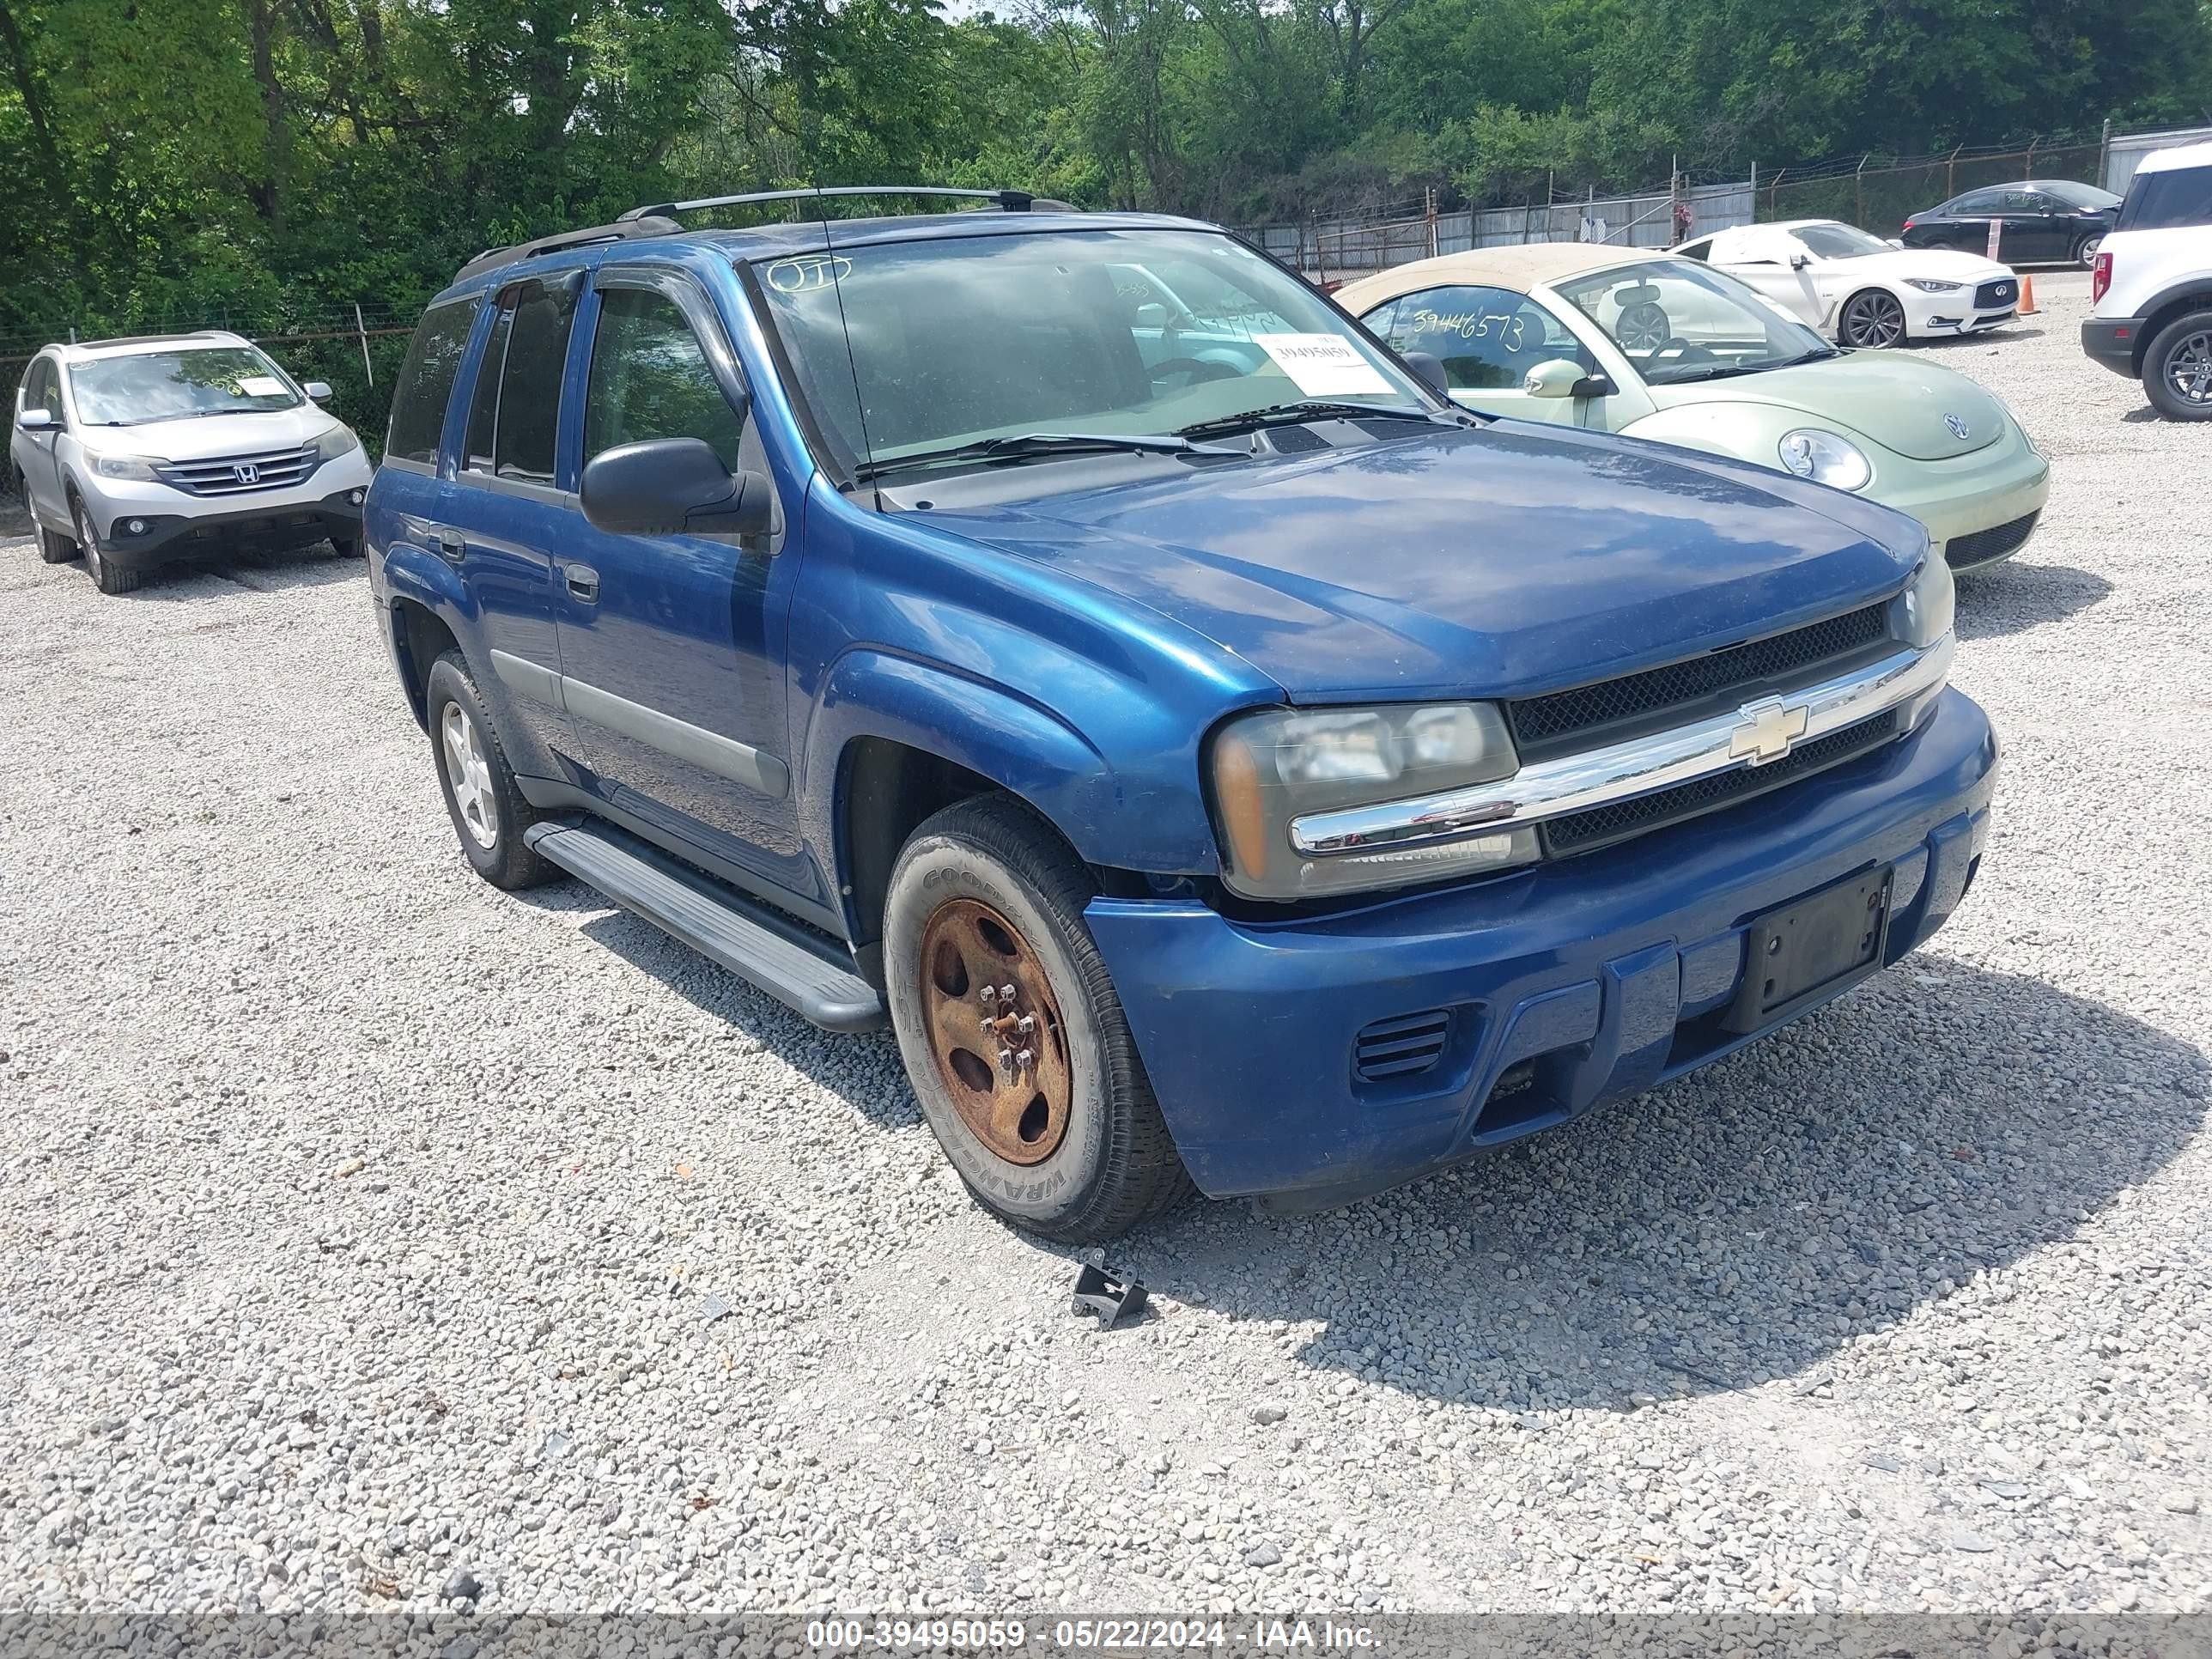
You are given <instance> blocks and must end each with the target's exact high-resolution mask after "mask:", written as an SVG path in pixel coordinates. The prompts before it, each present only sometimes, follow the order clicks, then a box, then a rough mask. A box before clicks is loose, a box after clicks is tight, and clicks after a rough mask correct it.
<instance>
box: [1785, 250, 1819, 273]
mask: <svg viewBox="0 0 2212 1659" xmlns="http://www.w3.org/2000/svg"><path fill="white" fill-rule="evenodd" d="M1812 265H1813V261H1812V259H1811V258H1810V257H1809V256H1808V255H1806V254H1802V253H1800V254H1798V255H1797V256H1796V257H1795V258H1792V259H1791V260H1790V270H1811V269H1812Z"/></svg>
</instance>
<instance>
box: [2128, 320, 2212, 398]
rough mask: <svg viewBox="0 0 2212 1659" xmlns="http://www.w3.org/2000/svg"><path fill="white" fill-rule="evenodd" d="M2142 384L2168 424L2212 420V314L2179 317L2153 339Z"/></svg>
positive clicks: (2147, 353)
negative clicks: (2170, 422) (2171, 422)
mask: <svg viewBox="0 0 2212 1659" xmlns="http://www.w3.org/2000/svg"><path fill="white" fill-rule="evenodd" d="M2142 381H2143V390H2144V391H2145V392H2148V393H2149V395H2150V401H2151V404H2152V406H2153V407H2154V408H2155V409H2156V410H2158V412H2159V413H2160V414H2161V415H2163V416H2166V419H2167V420H2169V421H2208V420H2212V311H2195V312H2191V313H2190V314H2189V315H2188V316H2186V317H2177V318H2176V319H2174V320H2173V321H2172V322H2170V323H2168V324H2167V325H2166V326H2165V327H2164V328H2162V329H2160V330H2159V331H2158V332H2157V333H2156V334H2154V335H2153V336H2152V337H2151V343H2150V344H2149V345H2148V347H2147V348H2145V349H2144V351H2143V366H2142Z"/></svg>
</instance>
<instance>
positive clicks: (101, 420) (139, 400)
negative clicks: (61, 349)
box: [70, 346, 300, 426]
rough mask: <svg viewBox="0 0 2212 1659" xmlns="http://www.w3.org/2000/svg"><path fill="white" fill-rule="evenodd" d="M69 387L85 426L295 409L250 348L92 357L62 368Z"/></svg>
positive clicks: (276, 375)
mask: <svg viewBox="0 0 2212 1659" xmlns="http://www.w3.org/2000/svg"><path fill="white" fill-rule="evenodd" d="M70 390H71V391H72V392H75V393H76V410H77V414H78V416H79V417H80V418H82V420H83V421H84V422H85V423H86V424H87V425H89V426H137V425H140V424H142V423H143V422H148V421H174V420H180V419H184V418H186V417H188V416H195V415H239V414H248V413H252V412H253V411H256V410H264V409H295V408H297V407H298V406H299V402H300V397H299V394H298V393H297V392H295V391H293V390H292V383H291V382H290V381H289V380H286V379H285V378H284V375H283V371H282V370H281V369H279V368H277V367H276V364H274V363H272V362H270V361H269V360H268V359H267V358H266V357H264V356H262V355H261V354H260V353H259V352H258V351H256V350H255V349H253V348H252V346H205V347H201V348H199V349H193V350H185V351H142V352H137V353H134V354H133V355H131V356H128V357H100V358H96V359H94V361H93V362H88V363H78V364H76V366H74V367H73V368H70Z"/></svg>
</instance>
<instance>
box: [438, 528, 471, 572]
mask: <svg viewBox="0 0 2212 1659" xmlns="http://www.w3.org/2000/svg"><path fill="white" fill-rule="evenodd" d="M430 544H431V545H432V546H434V547H435V548H436V549H437V550H438V556H440V557H441V558H443V559H447V560H450V561H451V562H453V563H454V564H459V562H461V561H462V560H463V559H465V558H466V557H467V556H468V552H469V541H468V538H467V537H465V536H464V535H462V534H461V532H459V531H458V530H434V531H432V532H430Z"/></svg>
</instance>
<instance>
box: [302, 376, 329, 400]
mask: <svg viewBox="0 0 2212 1659" xmlns="http://www.w3.org/2000/svg"><path fill="white" fill-rule="evenodd" d="M300 390H301V391H302V392H306V393H307V396H308V397H309V398H313V400H314V401H315V402H316V403H319V404H321V403H328V402H329V401H330V397H331V383H330V382H329V381H328V380H309V381H308V382H307V384H306V385H305V386H301V388H300Z"/></svg>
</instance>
